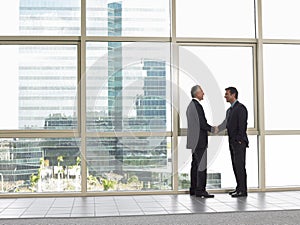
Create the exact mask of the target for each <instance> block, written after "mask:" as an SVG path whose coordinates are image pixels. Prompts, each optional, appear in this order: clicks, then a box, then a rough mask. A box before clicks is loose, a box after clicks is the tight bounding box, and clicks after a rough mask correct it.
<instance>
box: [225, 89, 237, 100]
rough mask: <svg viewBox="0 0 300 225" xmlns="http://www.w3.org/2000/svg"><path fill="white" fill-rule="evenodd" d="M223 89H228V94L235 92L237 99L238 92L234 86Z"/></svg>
mask: <svg viewBox="0 0 300 225" xmlns="http://www.w3.org/2000/svg"><path fill="white" fill-rule="evenodd" d="M225 91H229V92H230V94H235V98H236V99H238V96H239V92H238V90H237V89H236V88H235V87H228V88H225Z"/></svg>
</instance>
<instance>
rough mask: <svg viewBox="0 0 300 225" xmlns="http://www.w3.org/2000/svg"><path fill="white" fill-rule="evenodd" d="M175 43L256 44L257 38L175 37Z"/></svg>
mask: <svg viewBox="0 0 300 225" xmlns="http://www.w3.org/2000/svg"><path fill="white" fill-rule="evenodd" d="M174 41H175V42H176V43H178V44H179V43H237V44H241V43H245V44H246V43H251V44H256V43H257V42H258V40H257V38H185V37H176V38H174Z"/></svg>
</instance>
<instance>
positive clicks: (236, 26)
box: [176, 0, 255, 38]
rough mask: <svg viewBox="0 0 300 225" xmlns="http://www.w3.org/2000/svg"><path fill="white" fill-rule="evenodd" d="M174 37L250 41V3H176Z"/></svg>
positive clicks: (252, 30)
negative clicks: (246, 39) (248, 39)
mask: <svg viewBox="0 0 300 225" xmlns="http://www.w3.org/2000/svg"><path fill="white" fill-rule="evenodd" d="M176 17H177V18H176V19H177V20H176V26H177V28H176V29H177V30H176V32H177V36H178V37H220V38H230V37H231V38H254V37H255V27H254V26H255V25H254V1H253V0H243V1H240V0H226V1H224V0H177V1H176Z"/></svg>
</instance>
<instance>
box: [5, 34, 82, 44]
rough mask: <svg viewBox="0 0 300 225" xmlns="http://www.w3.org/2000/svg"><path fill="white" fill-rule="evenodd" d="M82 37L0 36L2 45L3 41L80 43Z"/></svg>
mask: <svg viewBox="0 0 300 225" xmlns="http://www.w3.org/2000/svg"><path fill="white" fill-rule="evenodd" d="M80 40H81V36H0V43H1V42H3V41H21V42H26V41H59V42H70V41H71V42H72V41H73V42H78V41H80Z"/></svg>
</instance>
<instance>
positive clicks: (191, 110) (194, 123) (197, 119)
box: [186, 99, 213, 150]
mask: <svg viewBox="0 0 300 225" xmlns="http://www.w3.org/2000/svg"><path fill="white" fill-rule="evenodd" d="M186 117H187V123H188V128H187V143H186V147H187V148H188V149H193V150H195V149H196V147H197V148H206V147H207V143H208V137H207V136H208V133H207V132H208V131H209V132H212V131H213V128H212V126H211V125H209V124H208V123H207V120H206V117H205V113H204V110H203V108H202V106H201V104H200V103H199V102H198V101H197V100H194V99H193V100H192V101H191V102H190V104H189V105H188V107H187V110H186Z"/></svg>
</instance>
